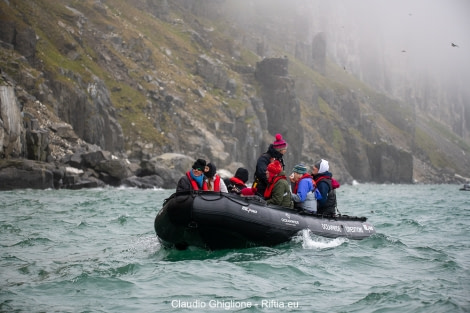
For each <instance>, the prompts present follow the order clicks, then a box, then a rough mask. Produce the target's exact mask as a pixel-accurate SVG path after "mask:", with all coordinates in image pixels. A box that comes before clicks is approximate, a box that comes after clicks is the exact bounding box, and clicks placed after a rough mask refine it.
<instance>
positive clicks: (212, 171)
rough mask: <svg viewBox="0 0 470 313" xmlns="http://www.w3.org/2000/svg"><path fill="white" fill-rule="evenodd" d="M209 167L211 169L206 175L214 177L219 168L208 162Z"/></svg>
mask: <svg viewBox="0 0 470 313" xmlns="http://www.w3.org/2000/svg"><path fill="white" fill-rule="evenodd" d="M207 167H208V168H209V170H208V171H207V172H205V173H204V175H205V176H206V177H209V178H212V177H214V175H215V173H216V172H217V168H216V167H215V165H214V164H212V163H207Z"/></svg>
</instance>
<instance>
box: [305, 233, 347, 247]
mask: <svg viewBox="0 0 470 313" xmlns="http://www.w3.org/2000/svg"><path fill="white" fill-rule="evenodd" d="M296 240H299V242H301V243H302V248H304V249H331V248H335V247H338V246H341V245H342V244H343V243H345V242H348V241H349V239H348V238H344V237H338V238H334V239H331V238H325V237H321V236H317V235H314V234H312V233H311V232H310V230H308V229H304V230H302V231H301V232H300V233H299V236H297V238H296Z"/></svg>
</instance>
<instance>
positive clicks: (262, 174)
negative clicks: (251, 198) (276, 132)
mask: <svg viewBox="0 0 470 313" xmlns="http://www.w3.org/2000/svg"><path fill="white" fill-rule="evenodd" d="M268 165H269V159H268V158H267V157H266V156H265V155H263V156H261V157H260V158H259V159H258V162H257V164H256V177H258V179H259V180H261V181H262V182H263V183H264V184H265V185H267V184H268V178H267V177H266V168H267V167H268Z"/></svg>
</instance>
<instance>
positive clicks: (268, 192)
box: [264, 175, 286, 199]
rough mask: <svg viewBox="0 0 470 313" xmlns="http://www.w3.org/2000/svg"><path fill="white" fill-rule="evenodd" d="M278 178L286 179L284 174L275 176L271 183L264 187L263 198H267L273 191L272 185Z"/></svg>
mask: <svg viewBox="0 0 470 313" xmlns="http://www.w3.org/2000/svg"><path fill="white" fill-rule="evenodd" d="M280 179H286V176H284V175H279V176H276V177H274V178H273V180H272V181H271V183H270V184H269V185H268V187H267V188H266V190H265V191H264V198H265V199H269V198H271V193H272V192H273V188H274V185H276V182H277V181H278V180H280Z"/></svg>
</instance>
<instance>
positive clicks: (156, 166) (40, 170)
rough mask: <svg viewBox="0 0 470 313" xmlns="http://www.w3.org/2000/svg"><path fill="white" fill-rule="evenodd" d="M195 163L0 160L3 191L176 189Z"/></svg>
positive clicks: (101, 156) (176, 158)
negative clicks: (110, 187)
mask: <svg viewBox="0 0 470 313" xmlns="http://www.w3.org/2000/svg"><path fill="white" fill-rule="evenodd" d="M192 162H194V160H193V159H191V158H189V157H187V156H184V155H177V154H167V155H162V156H159V157H156V158H154V159H152V160H149V161H145V162H142V164H141V166H139V165H137V164H135V163H130V162H129V161H127V160H122V159H117V158H115V157H113V156H112V155H111V154H110V153H109V152H107V151H96V152H89V153H83V154H79V153H77V154H74V155H71V156H67V158H66V160H65V162H64V163H61V162H42V161H34V160H27V159H0V190H14V189H27V188H30V189H82V188H98V187H105V186H114V187H117V186H126V187H136V188H143V189H147V188H164V189H172V188H175V187H176V184H177V182H178V179H179V178H180V177H181V175H182V173H184V172H185V171H186V170H187V169H189V168H190V167H191V164H192ZM175 164H177V165H178V166H177V168H176V167H174V165H175ZM171 167H173V168H171Z"/></svg>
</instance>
